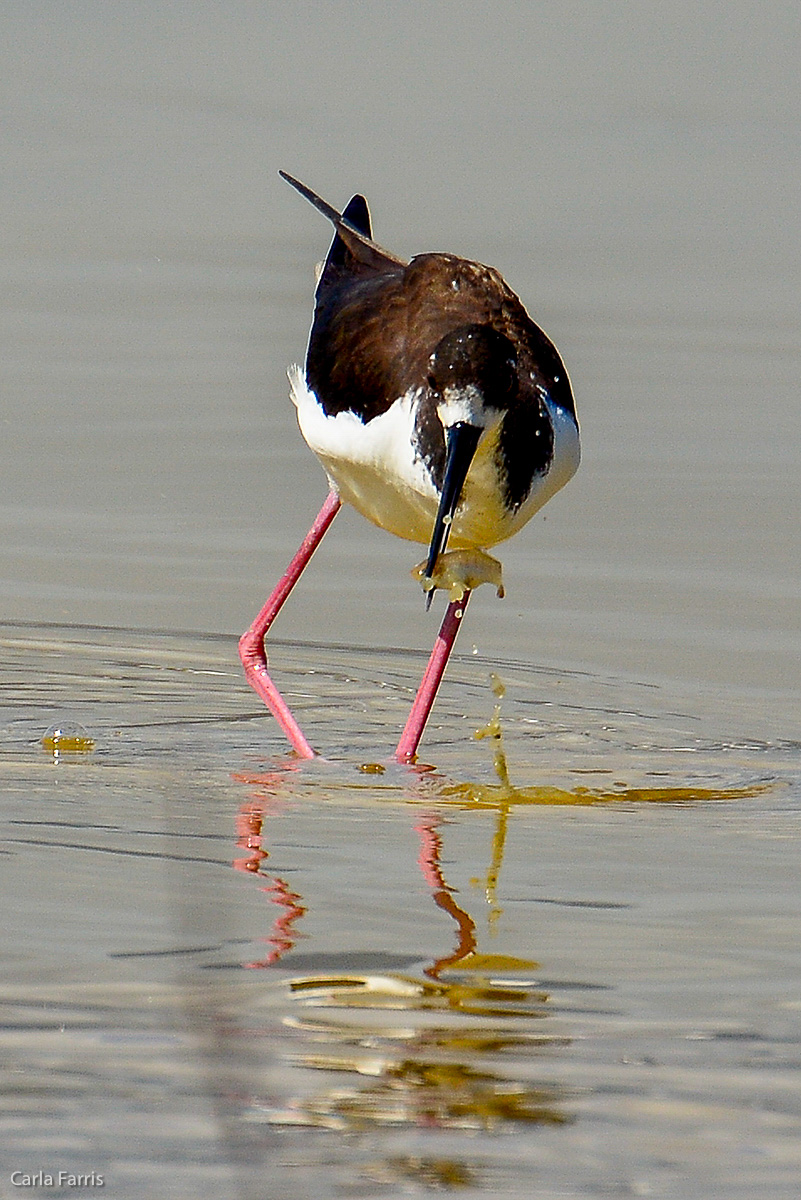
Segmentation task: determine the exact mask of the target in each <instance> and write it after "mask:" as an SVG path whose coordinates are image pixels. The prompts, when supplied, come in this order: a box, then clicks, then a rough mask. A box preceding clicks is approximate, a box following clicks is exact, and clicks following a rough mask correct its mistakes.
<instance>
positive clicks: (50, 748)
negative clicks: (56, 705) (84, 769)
mask: <svg viewBox="0 0 801 1200" xmlns="http://www.w3.org/2000/svg"><path fill="white" fill-rule="evenodd" d="M42 747H43V749H44V750H46V751H47V753H48V754H52V756H53V758H54V759H59V758H63V757H64V756H65V755H67V754H69V755H80V754H91V753H92V751H93V750H94V748H95V741H94V738H92V737H90V736H89V734H88V732H87V731H86V729H84V727H83V725H81V724H79V723H78V721H59V722H58V723H57V724H55V725H51V726H50V727H49V729H47V730H45V732H44V734H43V735H42Z"/></svg>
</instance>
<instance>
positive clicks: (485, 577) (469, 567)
mask: <svg viewBox="0 0 801 1200" xmlns="http://www.w3.org/2000/svg"><path fill="white" fill-rule="evenodd" d="M426 566H427V563H425V562H421V563H418V564H417V566H416V567H415V568H414V569H413V571H412V576H413V577H414V578H415V579H418V580H423V590H424V591H426V592H430V591H433V590H434V588H443V589H444V590H446V591H447V592H448V594H449V596H450V599H451V600H461V598H462V596H464V594H465V592H472V591H473V589H474V588H477V587H479V586H480V585H481V584H482V583H491V584H492V585H493V586H494V587H495V588H496V589H497V594H498V595H499V596H503V594H504V590H503V578H502V571H503V568H502V567H501V564H500V563H499V562H498V560H497V558H492V556H491V555H489V554H485V553H484V551H483V550H446V551H445V553H444V554H440V556H439V558H438V559H437V565H436V566H435V568H434V573H433V575H431V577H430V578H428V579H426V577H425V571H426Z"/></svg>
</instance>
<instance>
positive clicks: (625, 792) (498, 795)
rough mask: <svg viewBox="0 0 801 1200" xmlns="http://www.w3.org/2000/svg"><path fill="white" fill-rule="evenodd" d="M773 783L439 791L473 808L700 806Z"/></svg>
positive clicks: (460, 786)
mask: <svg viewBox="0 0 801 1200" xmlns="http://www.w3.org/2000/svg"><path fill="white" fill-rule="evenodd" d="M770 788H771V784H768V783H755V784H752V785H750V786H744V787H730V788H725V787H724V788H713V787H688V786H684V787H658V788H642V787H635V788H618V789H616V790H615V791H613V792H611V791H603V790H602V789H600V788H597V789H596V788H587V787H577V788H574V789H573V790H572V791H568V789H567V788H558V787H549V786H547V785H542V786H535V787H512V786H510V785H508V784H507V785H503V784H501V785H500V786H499V785H498V784H483V783H449V784H446V785H445V786H444V787H443V788H442V790H441V791H440V793H439V794H440V798H441V799H442V800H443V801H445V803H448V802H450V803H455V804H468V805H469V806H470V807H471V808H497V807H498V805H499V804H502V805H504V806H507V807H509V806H512V805H515V804H521V805H524V804H561V805H568V804H574V805H583V806H588V807H589V806H590V805H594V804H699V803H703V802H705V801H706V802H709V801H724V800H748V799H750V798H751V797H753V796H761V795H763V794H764V793H765V792H767V791H770Z"/></svg>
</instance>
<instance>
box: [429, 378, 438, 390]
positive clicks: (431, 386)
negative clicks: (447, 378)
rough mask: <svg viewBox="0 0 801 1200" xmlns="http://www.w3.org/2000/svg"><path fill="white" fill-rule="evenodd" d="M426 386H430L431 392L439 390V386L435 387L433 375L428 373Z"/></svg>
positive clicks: (435, 382)
mask: <svg viewBox="0 0 801 1200" xmlns="http://www.w3.org/2000/svg"><path fill="white" fill-rule="evenodd" d="M428 386H429V387H430V388H431V391H432V392H438V391H439V388H438V387H437V381H436V379H435V378H434V376H433V375H429V377H428Z"/></svg>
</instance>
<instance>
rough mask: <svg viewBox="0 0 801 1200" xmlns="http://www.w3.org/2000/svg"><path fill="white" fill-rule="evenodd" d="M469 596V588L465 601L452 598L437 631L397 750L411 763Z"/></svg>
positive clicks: (405, 760)
mask: <svg viewBox="0 0 801 1200" xmlns="http://www.w3.org/2000/svg"><path fill="white" fill-rule="evenodd" d="M469 599H470V592H469V591H465V592H464V594H463V595H462V598H461V600H452V601H451V602H450V604H449V605H448V608H447V611H446V613H445V617H444V619H443V621H442V625H441V626H440V630H439V633H438V634H437V640H436V641H435V642H434V649H433V650H432V651H431V657H430V658H429V660H428V666H427V667H426V669H425V674H424V675H423V679H422V682H421V683H420V687H419V688H418V689H417V695H416V696H415V698H414V704H413V705H412V711H411V712H410V713H409V719H408V720H407V722H406V727H405V728H404V730H403V733H402V734H401V740H400V741H399V742H398V748H397V750H396V751H395V758H396V759H397V760H398V762H411V760H412V759H413V758H414V757H415V755H416V754H417V747H418V745H419V744H420V738H421V737H422V736H423V730H424V729H425V727H426V721H427V720H428V714H429V713H430V712H431V708H432V705H433V704H434V700H435V699H436V695H437V690H438V688H439V685H440V682H441V680H442V676H443V675H444V674H445V667H446V666H447V663H448V658H449V657H450V653H451V650H452V649H453V643H454V642H455V641H456V635H457V633H458V632H459V626H460V625H461V623H462V617H463V616H464V614H465V609H466V608H467V602H468V600H469Z"/></svg>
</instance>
